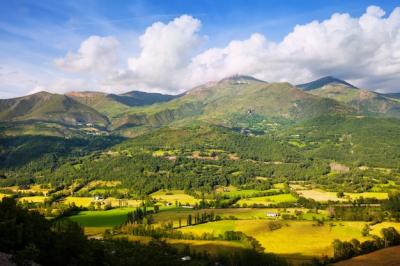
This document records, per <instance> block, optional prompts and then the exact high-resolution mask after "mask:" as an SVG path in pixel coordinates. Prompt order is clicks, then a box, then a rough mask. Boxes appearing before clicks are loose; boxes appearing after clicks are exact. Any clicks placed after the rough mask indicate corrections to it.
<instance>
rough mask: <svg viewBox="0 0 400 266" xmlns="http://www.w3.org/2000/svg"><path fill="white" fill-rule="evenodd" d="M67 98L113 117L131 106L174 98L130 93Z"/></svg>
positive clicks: (88, 93) (82, 94)
mask: <svg viewBox="0 0 400 266" xmlns="http://www.w3.org/2000/svg"><path fill="white" fill-rule="evenodd" d="M66 95H67V96H69V97H71V98H74V99H75V100H77V101H79V102H81V103H83V104H86V105H88V106H90V107H92V108H94V109H96V110H97V111H99V112H100V113H102V114H105V115H107V116H109V117H113V116H114V115H115V114H118V113H121V112H123V111H125V110H127V109H129V107H132V106H144V105H151V104H154V103H158V102H166V101H169V100H172V99H174V98H176V97H177V96H175V95H166V94H160V93H148V92H141V91H131V92H127V93H123V94H107V93H103V92H93V91H84V92H69V93H67V94H66Z"/></svg>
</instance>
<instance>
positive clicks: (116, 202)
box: [104, 197, 142, 207]
mask: <svg viewBox="0 0 400 266" xmlns="http://www.w3.org/2000/svg"><path fill="white" fill-rule="evenodd" d="M104 202H105V203H106V204H108V203H110V204H111V207H139V206H141V204H142V201H141V200H133V199H116V198H112V197H110V198H107V199H105V200H104Z"/></svg>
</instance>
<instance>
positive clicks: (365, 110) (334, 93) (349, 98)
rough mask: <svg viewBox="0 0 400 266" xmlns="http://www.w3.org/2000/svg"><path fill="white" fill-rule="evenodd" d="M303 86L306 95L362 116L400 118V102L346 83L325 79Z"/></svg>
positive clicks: (330, 78)
mask: <svg viewBox="0 0 400 266" xmlns="http://www.w3.org/2000/svg"><path fill="white" fill-rule="evenodd" d="M298 86H303V88H305V90H307V92H308V93H310V94H313V95H316V96H319V97H323V98H329V99H334V100H336V101H338V102H341V103H343V104H346V105H348V106H350V107H353V108H354V109H356V110H357V111H358V112H359V113H360V114H362V115H378V116H388V117H399V118H400V101H398V100H395V99H391V98H389V97H387V96H386V95H383V94H379V93H376V92H373V91H369V90H365V89H359V88H357V87H355V86H353V85H351V84H350V83H347V82H346V81H343V80H339V79H335V78H332V77H326V78H322V79H319V80H315V81H312V82H310V83H307V84H303V85H298Z"/></svg>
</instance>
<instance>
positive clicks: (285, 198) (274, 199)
mask: <svg viewBox="0 0 400 266" xmlns="http://www.w3.org/2000/svg"><path fill="white" fill-rule="evenodd" d="M296 201H297V199H296V198H295V197H294V196H293V195H292V194H289V193H287V194H279V195H273V196H264V197H254V198H247V199H241V200H239V201H238V202H237V203H238V204H239V205H240V206H243V205H245V204H247V206H252V205H253V204H264V205H270V204H276V203H282V202H296Z"/></svg>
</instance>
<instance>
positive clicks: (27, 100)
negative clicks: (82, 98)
mask: <svg viewBox="0 0 400 266" xmlns="http://www.w3.org/2000/svg"><path fill="white" fill-rule="evenodd" d="M0 121H2V122H22V121H24V122H27V121H40V122H52V123H59V124H63V125H68V126H77V125H81V124H88V123H90V124H93V125H95V126H100V127H106V126H107V125H108V124H109V122H108V119H107V117H105V116H104V115H102V114H100V113H99V112H97V111H96V110H94V109H93V108H91V107H89V106H87V105H85V104H82V103H80V102H78V101H76V100H74V99H73V98H71V97H68V96H65V95H59V94H52V93H48V92H39V93H35V94H32V95H28V96H24V97H19V98H14V99H6V100H0Z"/></svg>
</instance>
